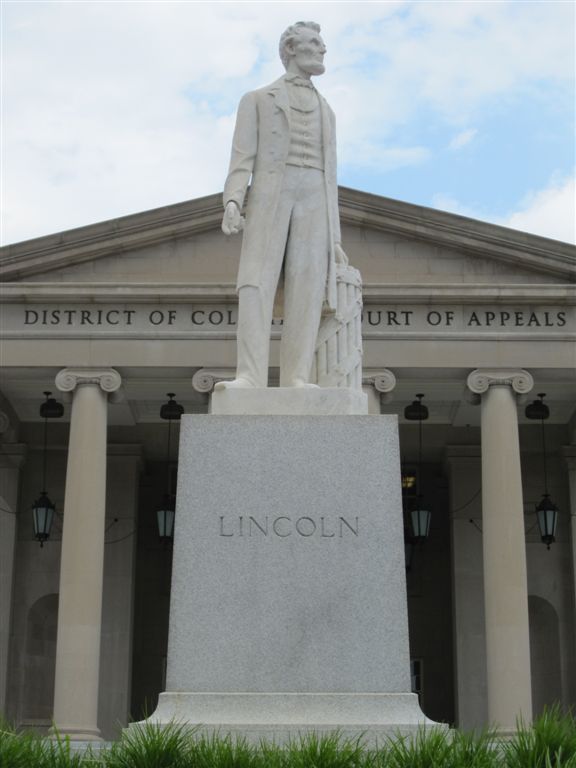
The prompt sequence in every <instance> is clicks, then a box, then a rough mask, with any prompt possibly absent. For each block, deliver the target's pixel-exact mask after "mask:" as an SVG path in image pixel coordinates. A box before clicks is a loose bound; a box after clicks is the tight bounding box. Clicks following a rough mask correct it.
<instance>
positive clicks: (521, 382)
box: [466, 368, 534, 395]
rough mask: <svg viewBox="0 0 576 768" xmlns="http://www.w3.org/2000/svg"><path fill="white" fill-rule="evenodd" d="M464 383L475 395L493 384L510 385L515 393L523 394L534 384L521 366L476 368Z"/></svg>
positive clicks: (480, 393)
mask: <svg viewBox="0 0 576 768" xmlns="http://www.w3.org/2000/svg"><path fill="white" fill-rule="evenodd" d="M466 384H467V385H468V388H469V389H470V390H471V391H472V392H474V394H476V395H482V394H484V393H485V392H487V391H488V389H489V388H490V387H494V386H508V387H512V389H513V390H514V392H516V393H517V394H519V395H525V394H527V393H528V392H530V390H531V389H532V387H533V386H534V379H533V378H532V374H530V373H528V371H525V370H524V369H523V368H476V370H475V371H472V373H471V374H470V375H469V376H468V379H467V381H466Z"/></svg>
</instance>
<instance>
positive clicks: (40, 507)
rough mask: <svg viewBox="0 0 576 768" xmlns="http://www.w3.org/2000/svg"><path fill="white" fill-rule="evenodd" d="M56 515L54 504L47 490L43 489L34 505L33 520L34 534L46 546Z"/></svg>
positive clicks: (41, 544)
mask: <svg viewBox="0 0 576 768" xmlns="http://www.w3.org/2000/svg"><path fill="white" fill-rule="evenodd" d="M53 517H54V504H52V502H51V501H50V499H49V498H48V496H47V494H46V491H42V493H41V494H40V496H39V498H38V499H36V501H35V502H34V505H33V507H32V522H33V524H34V536H35V538H36V539H37V540H38V541H39V542H40V546H41V547H43V546H44V542H45V541H47V539H48V538H49V536H50V530H51V528H52V519H53Z"/></svg>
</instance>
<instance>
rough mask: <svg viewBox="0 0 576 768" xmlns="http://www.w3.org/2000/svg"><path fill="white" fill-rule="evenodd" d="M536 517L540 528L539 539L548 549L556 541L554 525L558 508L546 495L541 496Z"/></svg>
mask: <svg viewBox="0 0 576 768" xmlns="http://www.w3.org/2000/svg"><path fill="white" fill-rule="evenodd" d="M536 517H537V518H538V527H539V528H540V538H541V539H542V541H543V543H544V544H546V549H550V544H552V543H553V542H555V541H556V523H557V522H558V507H557V506H556V504H554V503H553V502H552V501H551V499H550V496H548V494H547V493H545V494H544V496H542V501H541V502H540V504H538V506H537V507H536Z"/></svg>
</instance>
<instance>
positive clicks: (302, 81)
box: [288, 77, 316, 91]
mask: <svg viewBox="0 0 576 768" xmlns="http://www.w3.org/2000/svg"><path fill="white" fill-rule="evenodd" d="M288 82H289V83H291V84H292V85H301V86H302V87H303V88H311V89H312V90H313V91H315V90H316V88H314V86H313V85H312V82H311V81H310V80H306V78H304V77H294V78H292V79H291V80H289V81H288Z"/></svg>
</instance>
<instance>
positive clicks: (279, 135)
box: [217, 22, 347, 388]
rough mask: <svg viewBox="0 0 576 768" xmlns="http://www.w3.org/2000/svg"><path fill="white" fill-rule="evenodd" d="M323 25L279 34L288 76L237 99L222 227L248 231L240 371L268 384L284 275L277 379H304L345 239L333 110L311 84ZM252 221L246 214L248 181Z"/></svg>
mask: <svg viewBox="0 0 576 768" xmlns="http://www.w3.org/2000/svg"><path fill="white" fill-rule="evenodd" d="M325 53H326V46H325V45H324V42H323V40H322V38H321V37H320V26H319V25H318V24H315V23H314V22H297V23H296V24H294V25H292V26H290V27H289V28H288V29H287V30H286V31H285V32H284V33H283V35H282V37H281V38H280V58H281V59H282V63H283V64H284V67H285V68H286V74H285V75H284V76H283V77H281V78H280V79H279V80H276V81H275V82H273V83H272V84H271V85H269V86H267V87H265V88H260V89H259V90H256V91H252V92H250V93H247V94H246V95H245V96H244V97H243V98H242V100H241V101H240V105H239V107H238V115H237V120H236V129H235V132H234V139H233V144H232V156H231V160H230V170H229V173H228V177H227V179H226V183H225V186H224V207H225V212H224V218H223V221H222V230H223V231H224V233H225V234H227V235H230V234H234V233H236V232H239V231H240V230H241V229H244V236H243V243H242V252H241V256H240V267H239V272H238V284H237V287H238V364H237V371H236V378H235V379H234V380H233V381H230V382H221V383H220V385H217V386H219V388H220V387H266V386H267V384H268V357H269V345H270V339H269V335H270V326H271V322H272V311H273V306H274V297H275V294H276V289H277V286H278V282H279V279H280V274H281V272H282V270H283V273H284V315H283V317H284V322H283V328H282V339H281V343H280V386H281V387H306V386H314V385H313V384H310V383H309V381H310V371H311V367H312V361H313V357H314V350H315V343H316V337H317V333H318V327H319V324H320V315H321V311H322V305H323V302H324V301H326V302H327V303H328V306H329V307H330V308H332V309H334V308H335V304H336V274H335V273H336V264H337V263H342V264H345V263H347V259H346V255H345V253H344V251H343V250H342V248H341V246H340V222H339V214H338V188H337V182H336V134H335V119H334V113H333V112H332V110H331V109H330V107H329V106H328V104H327V102H326V101H325V99H324V98H323V97H322V96H321V95H320V94H319V93H318V91H317V90H316V88H315V87H314V85H313V84H312V81H311V77H312V76H313V75H321V74H322V73H323V72H324V63H323V60H324V54H325ZM249 183H251V187H250V193H249V195H248V202H247V206H246V221H245V222H244V218H243V216H242V215H241V211H242V206H243V205H244V199H245V196H246V191H247V188H248V184H249Z"/></svg>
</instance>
